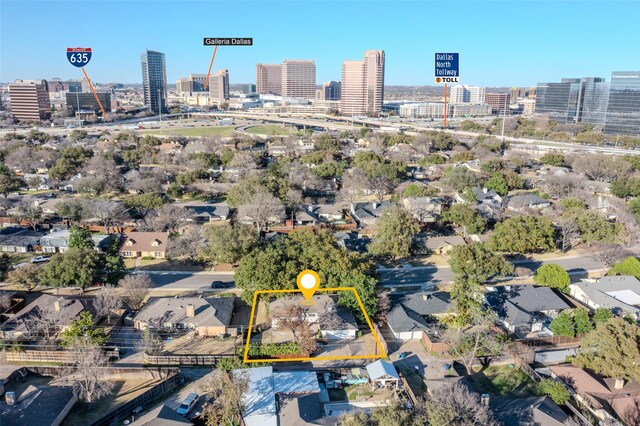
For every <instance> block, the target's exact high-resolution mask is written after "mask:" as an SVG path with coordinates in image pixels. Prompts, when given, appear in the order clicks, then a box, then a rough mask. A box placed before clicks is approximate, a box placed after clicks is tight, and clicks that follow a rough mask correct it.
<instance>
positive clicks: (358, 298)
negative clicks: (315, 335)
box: [243, 287, 387, 363]
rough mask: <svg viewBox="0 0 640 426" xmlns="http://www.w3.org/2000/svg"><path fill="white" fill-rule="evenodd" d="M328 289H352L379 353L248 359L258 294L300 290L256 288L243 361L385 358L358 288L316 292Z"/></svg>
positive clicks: (296, 291) (343, 289) (344, 289)
mask: <svg viewBox="0 0 640 426" xmlns="http://www.w3.org/2000/svg"><path fill="white" fill-rule="evenodd" d="M329 291H352V292H353V294H354V295H355V296H356V300H357V301H358V305H360V309H362V313H363V314H364V319H365V320H367V324H368V325H369V328H370V329H371V333H372V334H373V338H374V339H375V341H376V345H378V349H380V355H344V356H337V355H336V356H318V357H306V358H260V359H249V345H250V343H251V330H253V317H254V314H255V310H256V305H257V302H258V296H259V295H261V294H269V293H300V294H302V291H300V290H256V291H255V292H254V293H253V305H252V306H251V318H250V319H249V330H248V334H247V343H246V344H245V348H244V358H243V361H244V362H245V363H252V362H289V361H341V360H345V359H378V358H386V356H387V354H386V352H385V350H384V349H383V348H382V344H381V343H380V339H379V338H378V334H377V333H376V330H375V329H374V328H373V324H371V320H370V319H369V315H368V314H367V311H366V310H365V309H364V305H363V304H362V300H361V299H360V295H359V294H358V290H356V288H355V287H334V288H319V289H317V290H316V292H329Z"/></svg>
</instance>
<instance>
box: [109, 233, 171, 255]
mask: <svg viewBox="0 0 640 426" xmlns="http://www.w3.org/2000/svg"><path fill="white" fill-rule="evenodd" d="M168 239H169V233H168V232H128V233H126V234H124V235H123V236H122V243H121V244H120V250H124V251H166V250H167V240H168Z"/></svg>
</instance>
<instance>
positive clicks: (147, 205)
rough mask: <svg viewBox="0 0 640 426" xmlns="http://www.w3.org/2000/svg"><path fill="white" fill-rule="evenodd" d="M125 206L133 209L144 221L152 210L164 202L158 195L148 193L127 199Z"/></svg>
mask: <svg viewBox="0 0 640 426" xmlns="http://www.w3.org/2000/svg"><path fill="white" fill-rule="evenodd" d="M125 204H126V205H127V207H129V208H132V209H134V210H135V211H136V213H137V214H138V215H139V216H140V217H141V218H143V219H144V218H146V217H147V215H148V214H149V213H150V212H151V211H152V210H154V209H157V208H159V207H161V206H162V205H163V204H164V200H163V199H162V197H161V196H160V195H158V194H155V193H153V192H149V193H145V194H137V195H134V196H132V197H130V198H129V199H127V200H126V201H125Z"/></svg>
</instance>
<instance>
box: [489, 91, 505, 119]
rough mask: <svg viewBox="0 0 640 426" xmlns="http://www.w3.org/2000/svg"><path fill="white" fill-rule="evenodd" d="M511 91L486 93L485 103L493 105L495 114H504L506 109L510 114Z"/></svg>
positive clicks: (492, 109)
mask: <svg viewBox="0 0 640 426" xmlns="http://www.w3.org/2000/svg"><path fill="white" fill-rule="evenodd" d="M510 102H511V94H510V93H485V95H484V103H485V104H487V105H489V106H491V112H492V113H493V114H498V115H503V114H504V113H505V111H506V113H507V114H509V103H510Z"/></svg>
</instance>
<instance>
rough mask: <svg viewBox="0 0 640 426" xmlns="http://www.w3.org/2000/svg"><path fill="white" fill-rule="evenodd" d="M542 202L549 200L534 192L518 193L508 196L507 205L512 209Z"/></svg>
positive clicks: (542, 203)
mask: <svg viewBox="0 0 640 426" xmlns="http://www.w3.org/2000/svg"><path fill="white" fill-rule="evenodd" d="M544 204H549V200H545V199H544V198H540V197H538V196H537V195H536V194H520V195H514V196H512V197H510V198H509V207H510V208H513V209H522V208H525V207H535V206H539V205H544Z"/></svg>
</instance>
